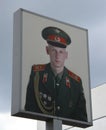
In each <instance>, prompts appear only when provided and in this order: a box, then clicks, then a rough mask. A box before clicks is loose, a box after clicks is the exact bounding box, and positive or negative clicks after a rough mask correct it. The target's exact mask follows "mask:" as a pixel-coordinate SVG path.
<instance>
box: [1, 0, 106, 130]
mask: <svg viewBox="0 0 106 130" xmlns="http://www.w3.org/2000/svg"><path fill="white" fill-rule="evenodd" d="M19 8H23V9H27V10H29V11H32V12H35V13H38V14H41V15H44V16H47V17H50V18H53V19H57V20H59V21H62V22H65V23H69V24H72V25H76V26H79V27H83V28H86V29H88V35H89V58H90V79H91V88H94V87H96V86H98V85H101V84H103V83H106V0H0V46H1V47H0V130H7V129H8V130H9V129H11V130H13V129H15V130H19V129H21V122H23V124H24V122H25V126H27V125H28V126H27V128H26V127H25V126H24V127H23V128H24V129H26V130H27V129H29V128H30V127H29V126H34V127H35V128H34V127H32V128H31V130H36V122H33V121H32V122H31V124H30V123H29V122H28V121H26V120H25V119H23V120H22V119H21V120H22V121H20V120H19V119H17V118H13V117H11V116H10V111H11V88H12V56H13V55H12V51H13V50H12V49H13V13H14V12H15V11H16V10H18V9H19ZM13 120H14V121H13ZM16 120H17V122H16ZM27 120H28V119H27ZM27 122H28V123H27ZM15 123H16V125H13V124H15Z"/></svg>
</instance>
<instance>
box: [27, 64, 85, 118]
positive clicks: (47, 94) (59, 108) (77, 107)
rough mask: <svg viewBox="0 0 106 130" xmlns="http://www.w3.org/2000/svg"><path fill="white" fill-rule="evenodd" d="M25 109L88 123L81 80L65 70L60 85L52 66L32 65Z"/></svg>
mask: <svg viewBox="0 0 106 130" xmlns="http://www.w3.org/2000/svg"><path fill="white" fill-rule="evenodd" d="M25 110H26V111H31V112H38V113H44V114H49V115H54V116H59V117H64V118H69V119H76V120H81V121H87V113H86V101H85V98H84V93H83V87H82V83H81V79H80V77H79V76H77V75H76V74H74V73H72V72H71V71H69V70H68V69H67V68H65V67H64V71H63V75H62V77H61V79H60V80H59V81H58V82H57V81H56V79H55V76H54V74H53V72H52V70H51V67H50V63H49V64H45V65H33V66H32V70H31V75H30V79H29V83H28V87H27V93H26V104H25Z"/></svg>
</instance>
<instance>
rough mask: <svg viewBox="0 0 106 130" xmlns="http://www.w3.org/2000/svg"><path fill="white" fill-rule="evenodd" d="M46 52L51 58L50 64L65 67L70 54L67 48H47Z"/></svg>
mask: <svg viewBox="0 0 106 130" xmlns="http://www.w3.org/2000/svg"><path fill="white" fill-rule="evenodd" d="M46 52H47V54H48V55H49V56H50V62H51V64H52V66H53V67H56V68H57V67H58V68H59V67H63V66H64V62H65V60H66V59H67V56H68V53H67V51H66V49H65V48H60V47H54V46H51V45H49V46H47V47H46Z"/></svg>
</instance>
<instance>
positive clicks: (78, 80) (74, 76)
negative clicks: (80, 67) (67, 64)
mask: <svg viewBox="0 0 106 130" xmlns="http://www.w3.org/2000/svg"><path fill="white" fill-rule="evenodd" d="M68 74H69V76H70V77H71V78H73V79H74V80H76V81H77V82H80V81H81V78H80V77H79V76H77V75H76V74H74V73H73V72H71V71H70V70H68Z"/></svg>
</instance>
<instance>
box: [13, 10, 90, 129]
mask: <svg viewBox="0 0 106 130" xmlns="http://www.w3.org/2000/svg"><path fill="white" fill-rule="evenodd" d="M88 48H89V47H88V30H87V29H84V28H81V27H77V26H74V25H71V24H67V23H64V22H61V21H58V20H55V19H52V18H48V17H45V16H41V15H38V14H36V13H33V12H30V11H28V10H24V9H19V10H17V11H16V12H15V13H14V25H13V79H12V110H11V115H12V116H19V117H25V118H31V119H36V120H43V121H48V120H53V119H59V120H62V123H63V124H66V125H71V126H79V127H89V126H91V125H92V109H91V88H90V70H89V50H88Z"/></svg>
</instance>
